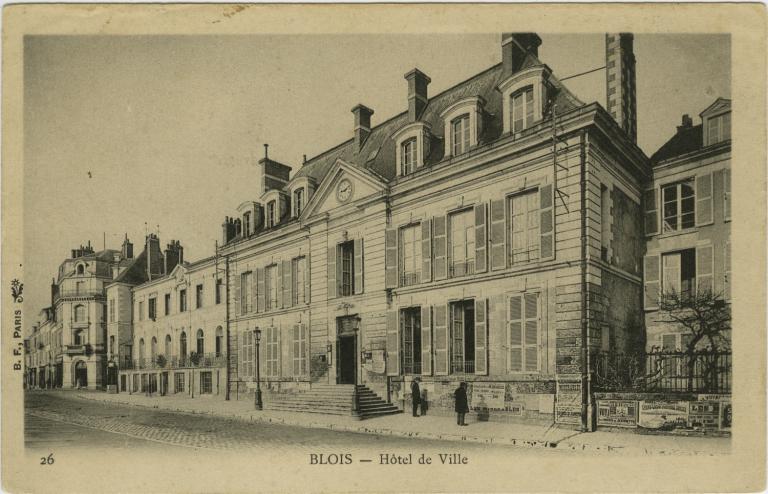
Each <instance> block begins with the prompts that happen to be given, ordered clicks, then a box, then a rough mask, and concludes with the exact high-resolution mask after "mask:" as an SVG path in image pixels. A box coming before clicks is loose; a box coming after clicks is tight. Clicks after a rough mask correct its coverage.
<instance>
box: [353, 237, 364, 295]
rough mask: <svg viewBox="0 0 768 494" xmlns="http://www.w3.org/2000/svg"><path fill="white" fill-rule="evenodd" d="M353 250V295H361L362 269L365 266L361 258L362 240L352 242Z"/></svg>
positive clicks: (357, 239)
mask: <svg viewBox="0 0 768 494" xmlns="http://www.w3.org/2000/svg"><path fill="white" fill-rule="evenodd" d="M354 249H355V252H354V254H355V258H354V270H355V280H354V284H355V286H354V293H355V295H359V294H361V293H363V288H364V287H363V280H364V279H365V277H364V276H363V267H364V266H365V262H364V257H363V239H362V238H356V239H355V242H354Z"/></svg>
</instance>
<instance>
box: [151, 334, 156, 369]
mask: <svg viewBox="0 0 768 494" xmlns="http://www.w3.org/2000/svg"><path fill="white" fill-rule="evenodd" d="M150 345H151V346H150V351H151V353H150V355H151V356H152V363H154V362H157V338H155V337H154V336H153V337H152V342H151V344H150Z"/></svg>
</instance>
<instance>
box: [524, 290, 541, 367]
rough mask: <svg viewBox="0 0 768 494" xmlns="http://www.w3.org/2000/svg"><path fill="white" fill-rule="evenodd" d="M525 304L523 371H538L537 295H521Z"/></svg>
mask: <svg viewBox="0 0 768 494" xmlns="http://www.w3.org/2000/svg"><path fill="white" fill-rule="evenodd" d="M523 302H524V304H525V306H524V310H525V329H524V331H525V334H524V342H523V344H524V345H525V355H524V358H525V371H526V372H538V370H539V294H538V293H526V294H525V295H523Z"/></svg>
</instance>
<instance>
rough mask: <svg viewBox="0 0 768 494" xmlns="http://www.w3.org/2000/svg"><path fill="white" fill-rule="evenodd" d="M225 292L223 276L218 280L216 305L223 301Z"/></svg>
mask: <svg viewBox="0 0 768 494" xmlns="http://www.w3.org/2000/svg"><path fill="white" fill-rule="evenodd" d="M223 292H224V282H223V281H222V280H221V278H218V279H217V280H216V305H219V304H220V303H221V299H222V298H223Z"/></svg>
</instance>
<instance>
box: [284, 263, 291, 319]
mask: <svg viewBox="0 0 768 494" xmlns="http://www.w3.org/2000/svg"><path fill="white" fill-rule="evenodd" d="M283 307H293V261H292V260H290V259H289V260H287V261H283Z"/></svg>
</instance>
